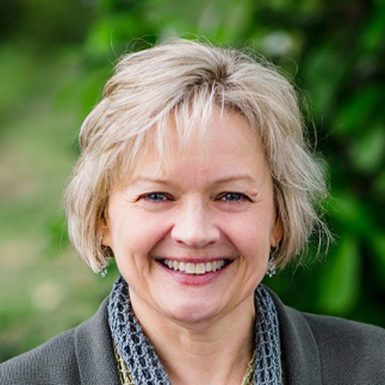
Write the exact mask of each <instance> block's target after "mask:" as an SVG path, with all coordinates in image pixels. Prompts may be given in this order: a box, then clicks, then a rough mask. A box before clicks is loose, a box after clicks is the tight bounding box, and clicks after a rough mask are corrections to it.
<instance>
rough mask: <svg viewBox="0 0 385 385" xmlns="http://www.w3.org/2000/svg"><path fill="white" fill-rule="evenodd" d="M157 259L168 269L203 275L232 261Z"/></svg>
mask: <svg viewBox="0 0 385 385" xmlns="http://www.w3.org/2000/svg"><path fill="white" fill-rule="evenodd" d="M158 261H159V262H160V263H161V264H162V265H163V266H166V267H167V268H168V269H170V270H173V271H176V272H179V273H184V274H189V275H203V274H207V273H214V272H216V271H218V270H221V269H223V268H225V267H226V266H227V265H229V264H230V263H231V262H233V261H232V260H230V259H217V260H215V261H212V262H199V263H193V262H183V261H177V260H175V259H158Z"/></svg>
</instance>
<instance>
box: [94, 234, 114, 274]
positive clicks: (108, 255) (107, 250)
mask: <svg viewBox="0 0 385 385" xmlns="http://www.w3.org/2000/svg"><path fill="white" fill-rule="evenodd" d="M99 242H100V245H101V249H102V251H103V254H104V256H105V258H106V264H105V265H102V266H100V269H99V271H98V274H100V276H101V277H102V278H105V277H106V275H107V274H108V270H107V267H108V263H109V261H110V259H111V258H113V253H112V249H111V247H109V246H104V245H103V234H102V235H101V236H100V241H99Z"/></svg>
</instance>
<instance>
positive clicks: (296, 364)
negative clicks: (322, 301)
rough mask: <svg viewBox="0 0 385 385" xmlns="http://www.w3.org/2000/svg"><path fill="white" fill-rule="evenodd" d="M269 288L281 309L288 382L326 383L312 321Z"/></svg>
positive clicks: (299, 384)
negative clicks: (310, 322) (311, 325)
mask: <svg viewBox="0 0 385 385" xmlns="http://www.w3.org/2000/svg"><path fill="white" fill-rule="evenodd" d="M269 291H270V294H271V295H272V298H273V300H274V303H275V305H276V307H277V311H278V319H279V328H280V334H281V349H282V360H283V368H284V371H285V380H286V381H285V385H286V384H287V385H306V384H312V385H322V379H321V361H320V356H319V351H318V347H317V342H316V340H315V338H314V335H313V333H312V331H311V329H310V326H309V324H308V323H307V321H306V319H305V317H304V316H303V315H302V314H301V313H300V312H299V311H297V310H294V309H292V308H290V307H288V306H285V305H284V304H283V303H282V302H281V300H280V299H279V298H278V296H277V295H276V294H275V293H274V292H272V291H271V290H269Z"/></svg>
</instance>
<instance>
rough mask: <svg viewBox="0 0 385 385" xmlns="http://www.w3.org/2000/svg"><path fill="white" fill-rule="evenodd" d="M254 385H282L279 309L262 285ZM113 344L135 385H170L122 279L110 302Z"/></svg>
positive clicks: (258, 295) (257, 301)
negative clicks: (137, 316) (132, 305)
mask: <svg viewBox="0 0 385 385" xmlns="http://www.w3.org/2000/svg"><path fill="white" fill-rule="evenodd" d="M254 303H255V308H256V322H255V338H256V341H255V346H256V357H255V362H254V374H253V384H254V385H282V367H281V347H280V337H279V322H278V315H277V310H276V307H275V305H274V302H273V300H272V298H271V295H270V293H269V292H268V291H267V290H266V288H265V287H264V286H263V285H259V286H258V287H257V289H256V290H255V294H254ZM108 322H109V327H110V330H111V335H112V339H113V342H114V344H115V347H116V350H117V352H118V353H119V355H120V356H122V357H123V360H124V362H125V364H126V365H127V367H128V369H129V371H130V373H131V376H132V378H133V380H134V382H135V385H171V383H170V380H169V378H168V376H167V373H166V371H165V370H164V368H163V367H162V364H161V362H160V360H159V357H158V356H157V354H156V352H155V350H154V348H153V347H152V345H151V343H150V341H149V340H148V338H147V336H146V335H145V334H144V333H143V330H142V328H141V326H140V324H139V321H138V320H137V318H136V316H135V314H134V312H133V310H132V307H131V301H130V297H129V290H128V285H127V283H126V281H125V280H124V279H123V277H121V276H120V277H119V278H118V280H117V281H116V282H115V284H114V286H113V289H112V291H111V294H110V297H109V301H108Z"/></svg>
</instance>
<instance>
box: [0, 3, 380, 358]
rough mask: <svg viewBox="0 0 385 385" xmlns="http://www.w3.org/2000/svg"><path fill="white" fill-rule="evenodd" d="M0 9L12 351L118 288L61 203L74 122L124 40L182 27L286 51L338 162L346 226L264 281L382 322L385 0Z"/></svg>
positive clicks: (278, 58)
mask: <svg viewBox="0 0 385 385" xmlns="http://www.w3.org/2000/svg"><path fill="white" fill-rule="evenodd" d="M0 15H1V21H2V22H1V24H0V36H1V42H0V57H1V61H0V83H1V84H2V92H1V94H0V140H1V142H0V159H1V162H0V185H1V191H0V196H1V210H0V230H1V231H0V242H1V243H0V244H1V247H2V250H1V258H2V269H1V272H0V277H1V281H0V300H1V307H0V361H1V360H4V359H7V358H9V357H11V356H13V355H15V354H18V353H20V352H22V351H25V350H26V349H29V348H31V347H33V346H35V345H36V344H39V343H41V342H42V341H44V340H45V339H47V338H49V337H50V336H52V335H53V334H56V333H58V332H59V331H61V330H65V329H67V328H69V327H72V326H74V325H76V324H77V323H79V322H81V321H82V320H84V319H85V318H87V317H89V316H90V315H91V314H92V313H93V312H94V310H95V308H96V307H97V305H98V303H100V301H101V299H102V298H103V297H104V296H106V295H107V293H108V291H109V288H110V287H111V284H112V282H113V280H114V279H115V277H116V274H117V271H116V267H114V266H113V267H112V268H111V270H112V271H111V273H110V274H109V276H108V278H107V279H105V280H101V279H100V278H98V277H95V276H93V275H92V273H91V272H88V271H87V269H86V268H85V267H84V266H83V265H82V264H81V263H80V262H78V261H77V259H76V257H75V256H74V253H73V251H72V250H71V248H70V246H69V243H68V239H67V236H66V230H65V219H64V217H63V212H62V210H61V191H62V190H63V189H64V186H65V184H66V181H67V179H68V175H69V174H70V170H71V167H72V166H73V164H74V162H75V160H76V157H77V155H78V147H77V144H76V135H77V131H78V128H79V126H80V124H81V122H82V120H83V119H84V117H85V116H86V115H87V113H88V112H89V111H90V109H91V108H92V106H93V105H94V104H95V102H96V101H97V100H98V98H99V97H100V94H101V90H102V87H103V84H104V82H105V81H106V79H107V78H108V77H109V76H110V75H111V73H112V70H113V64H114V63H116V61H117V59H118V57H119V56H120V55H121V54H123V53H124V52H127V51H129V50H130V51H132V50H139V49H143V48H146V47H148V46H150V45H151V44H153V43H156V42H157V41H159V40H161V39H165V38H169V37H177V36H182V37H185V38H194V37H196V36H203V37H205V38H207V39H209V40H210V41H212V42H213V43H215V44H220V45H225V46H233V47H239V48H242V47H246V48H249V49H251V50H256V51H257V52H259V53H261V54H263V55H264V56H266V57H267V58H268V59H270V60H271V61H272V62H274V63H275V64H276V65H277V66H278V68H279V69H280V70H281V71H282V72H283V73H284V74H286V76H287V77H288V78H289V79H291V80H293V81H294V83H295V84H297V86H298V89H299V94H300V95H301V101H302V105H303V111H304V114H305V121H306V125H307V128H308V135H309V143H310V145H311V146H313V145H314V144H315V143H317V150H318V151H320V152H321V153H322V154H323V156H324V157H325V159H326V163H327V164H328V166H327V172H328V175H329V181H330V186H331V195H330V198H329V199H328V201H327V202H326V209H327V215H326V216H325V219H326V221H327V223H328V224H329V226H330V228H331V231H332V233H333V234H334V236H335V242H334V243H333V244H332V245H331V246H330V248H329V252H328V254H327V257H325V258H324V259H322V261H321V262H320V263H313V264H311V265H310V264H308V265H305V267H303V268H295V267H294V266H291V267H290V266H289V268H287V269H286V270H284V271H283V272H281V273H280V274H279V275H278V276H277V277H276V278H274V279H272V280H269V281H267V282H266V283H267V284H268V285H270V286H271V287H273V288H274V289H275V290H276V291H277V292H278V294H279V295H280V296H281V297H282V298H283V300H284V301H285V302H286V303H287V304H290V305H292V306H295V307H297V308H299V309H302V310H306V311H312V312H321V313H327V314H332V315H337V316H343V317H347V318H352V319H356V320H360V321H364V322H369V323H374V324H378V325H382V326H385V311H384V302H385V301H384V300H385V223H384V222H385V221H384V215H385V210H384V207H385V167H384V164H385V154H384V153H385V119H384V118H385V108H384V107H383V101H384V98H385V88H384V85H385V84H384V80H385V44H384V39H383V36H385V0H368V1H366V0H365V1H364V0H349V1H348V0H336V1H333V2H332V1H330V0H329V1H321V0H306V1H305V0H297V1H294V0H289V1H288V0H286V1H283V0H269V1H267V0H260V1H258V2H256V1H252V0H239V1H231V0H211V1H204V0H195V1H187V0H178V1H176V0H83V1H78V0H66V1H64V0H57V1H48V0H35V1H27V0H3V1H2V2H0ZM314 127H315V128H314ZM315 132H316V133H315ZM314 249H315V247H310V248H309V254H310V256H311V254H314V251H313V250H314Z"/></svg>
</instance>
